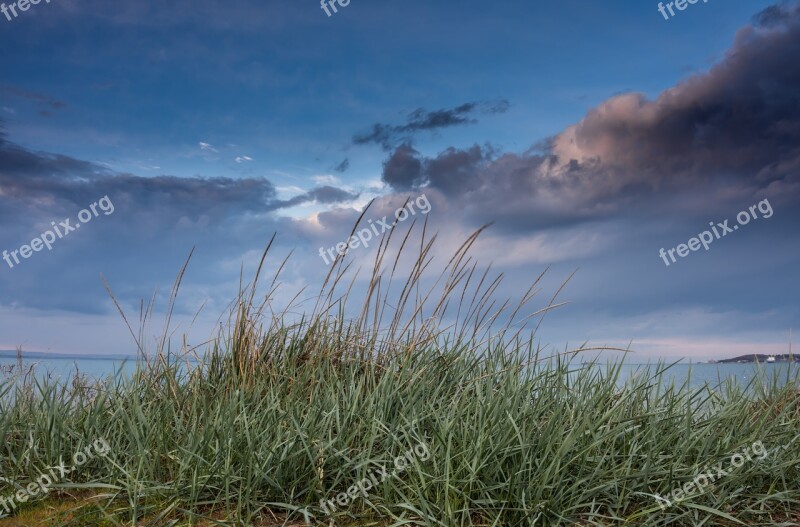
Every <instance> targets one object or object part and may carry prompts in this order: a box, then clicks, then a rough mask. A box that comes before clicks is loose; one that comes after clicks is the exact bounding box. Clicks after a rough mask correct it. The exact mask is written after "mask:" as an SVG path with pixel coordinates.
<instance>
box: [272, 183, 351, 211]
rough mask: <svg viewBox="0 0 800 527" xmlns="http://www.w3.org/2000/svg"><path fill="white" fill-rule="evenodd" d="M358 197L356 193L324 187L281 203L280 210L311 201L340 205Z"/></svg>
mask: <svg viewBox="0 0 800 527" xmlns="http://www.w3.org/2000/svg"><path fill="white" fill-rule="evenodd" d="M358 196H359V195H358V194H357V193H351V192H347V191H346V190H342V189H340V188H336V187H330V186H327V185H326V186H323V187H317V188H315V189H312V190H310V191H308V192H306V193H305V194H301V195H299V196H295V197H294V198H292V199H289V200H286V201H282V202H281V208H283V207H292V206H295V205H300V204H302V203H307V202H311V201H315V202H317V203H323V204H326V205H330V204H336V203H342V202H345V201H352V200H354V199H357V198H358Z"/></svg>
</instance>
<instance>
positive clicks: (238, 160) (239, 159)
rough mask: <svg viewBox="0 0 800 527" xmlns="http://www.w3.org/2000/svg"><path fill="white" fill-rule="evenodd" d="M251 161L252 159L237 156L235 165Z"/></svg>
mask: <svg viewBox="0 0 800 527" xmlns="http://www.w3.org/2000/svg"><path fill="white" fill-rule="evenodd" d="M252 160H253V158H252V157H250V156H238V157H237V158H236V162H237V163H244V162H245V161H252Z"/></svg>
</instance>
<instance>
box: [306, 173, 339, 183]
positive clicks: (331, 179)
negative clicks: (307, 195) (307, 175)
mask: <svg viewBox="0 0 800 527" xmlns="http://www.w3.org/2000/svg"><path fill="white" fill-rule="evenodd" d="M311 179H312V180H313V181H314V183H316V184H317V185H336V184H337V183H339V178H337V177H336V176H332V175H330V174H324V175H322V176H314V177H312V178H311Z"/></svg>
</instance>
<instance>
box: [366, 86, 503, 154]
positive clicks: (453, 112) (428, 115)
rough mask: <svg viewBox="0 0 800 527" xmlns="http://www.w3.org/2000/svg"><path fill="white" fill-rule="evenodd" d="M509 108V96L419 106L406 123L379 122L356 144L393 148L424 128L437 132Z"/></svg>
mask: <svg viewBox="0 0 800 527" xmlns="http://www.w3.org/2000/svg"><path fill="white" fill-rule="evenodd" d="M508 108H509V102H508V101H506V100H505V99H500V100H497V101H483V102H468V103H464V104H462V105H460V106H457V107H455V108H450V109H443V110H435V111H432V112H429V111H427V110H425V109H424V108H418V109H416V110H414V111H413V112H411V113H410V114H409V115H408V122H407V123H406V124H403V125H391V124H382V123H376V124H374V125H372V130H371V131H370V132H368V133H365V134H358V135H356V136H354V137H353V144H356V145H365V144H371V143H374V144H378V145H381V146H382V147H383V148H384V149H386V150H390V149H391V148H392V147H394V146H395V145H397V143H398V142H404V143H406V142H409V141H410V139H411V138H412V137H413V136H414V134H416V133H418V132H424V131H435V130H439V129H441V128H449V127H452V126H461V125H466V124H474V123H477V122H478V121H477V120H476V119H475V118H474V115H475V114H476V113H478V112H480V113H482V114H497V113H504V112H506V111H507V110H508Z"/></svg>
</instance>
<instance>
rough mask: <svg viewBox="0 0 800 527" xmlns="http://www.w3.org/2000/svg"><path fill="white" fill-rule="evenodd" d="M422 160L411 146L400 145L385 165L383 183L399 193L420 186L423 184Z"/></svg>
mask: <svg viewBox="0 0 800 527" xmlns="http://www.w3.org/2000/svg"><path fill="white" fill-rule="evenodd" d="M422 178H423V172H422V159H421V157H420V154H419V152H417V151H416V150H414V147H412V146H411V145H410V144H408V143H406V144H403V145H400V146H399V147H397V148H396V149H395V151H394V152H392V154H391V155H390V156H389V159H387V160H386V161H385V162H384V163H383V181H384V182H386V183H388V184H389V185H391V187H392V188H393V189H395V190H398V191H405V190H408V189H411V188H413V187H416V186H419V185H420V184H421V183H422V182H423V179H422Z"/></svg>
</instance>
